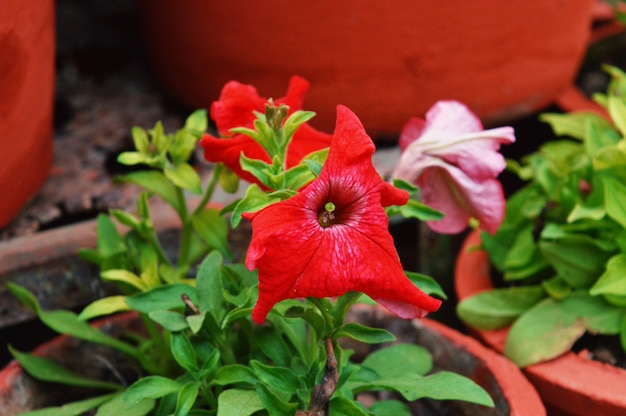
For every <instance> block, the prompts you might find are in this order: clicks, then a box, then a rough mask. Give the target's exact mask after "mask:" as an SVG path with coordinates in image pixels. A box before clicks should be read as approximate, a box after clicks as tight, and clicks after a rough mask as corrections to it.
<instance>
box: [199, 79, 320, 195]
mask: <svg viewBox="0 0 626 416" xmlns="http://www.w3.org/2000/svg"><path fill="white" fill-rule="evenodd" d="M308 89H309V83H308V81H306V80H305V79H303V78H300V77H297V76H294V77H291V80H290V81H289V88H288V89H287V95H286V96H285V97H282V98H278V99H274V100H273V101H274V104H275V105H276V106H278V105H280V104H285V105H287V106H288V107H289V114H291V113H293V112H294V111H297V110H301V109H302V103H303V101H304V95H305V94H306V92H307V90H308ZM267 102H268V99H267V98H263V97H261V96H259V94H258V92H257V90H256V88H254V87H253V86H252V85H244V84H240V83H239V82H236V81H230V82H228V83H227V84H226V85H225V86H224V88H223V89H222V92H221V94H220V98H219V100H218V101H215V102H214V103H213V104H212V105H211V118H212V119H213V120H214V121H215V124H216V127H217V130H218V132H219V134H220V135H221V136H223V137H213V136H211V135H209V134H205V135H204V136H203V137H202V140H201V141H200V145H201V146H202V147H203V148H204V158H205V159H206V160H207V161H209V162H222V163H224V164H225V165H226V166H228V167H229V168H230V169H231V170H232V171H233V172H235V173H236V174H237V176H239V177H240V178H242V179H244V180H246V181H248V182H251V183H257V184H259V181H258V179H257V178H255V177H254V176H253V175H252V174H250V173H249V172H246V171H244V170H243V169H241V166H240V164H239V156H240V155H241V153H242V152H243V154H245V155H246V156H247V157H248V158H250V159H258V160H263V161H265V162H268V163H269V162H270V157H269V155H268V154H267V153H266V152H265V150H264V149H263V148H262V147H261V145H259V144H258V143H257V142H255V141H254V140H253V139H252V138H250V137H248V136H246V135H243V134H234V135H233V133H231V132H230V129H232V128H235V127H247V128H253V127H254V124H253V123H254V120H255V119H256V116H255V114H254V112H255V111H256V112H260V113H265V104H266V103H267ZM331 137H332V136H331V135H330V134H326V133H322V132H320V131H318V130H315V129H314V128H313V127H311V126H310V125H309V124H307V123H305V124H303V125H301V126H300V127H299V128H298V130H297V131H296V133H295V134H294V137H293V139H292V141H291V143H290V144H289V147H288V149H287V160H286V168H287V169H289V168H291V167H294V166H297V165H298V164H299V163H300V162H301V161H302V159H303V158H304V157H305V156H306V155H308V154H309V153H311V152H314V151H317V150H321V149H325V148H327V147H328V146H329V144H330V139H331Z"/></svg>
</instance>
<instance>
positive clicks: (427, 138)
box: [393, 101, 515, 234]
mask: <svg viewBox="0 0 626 416" xmlns="http://www.w3.org/2000/svg"><path fill="white" fill-rule="evenodd" d="M514 141H515V134H514V131H513V128H512V127H500V128H495V129H490V130H483V126H482V123H481V122H480V120H479V119H478V117H476V116H475V115H474V114H473V113H472V112H471V111H470V110H469V109H468V108H467V107H466V106H465V105H463V104H461V103H459V102H457V101H439V102H437V103H436V104H435V105H434V106H433V107H432V108H431V109H430V110H429V111H428V112H427V113H426V120H422V119H419V118H412V119H411V120H409V122H408V123H407V124H406V125H405V126H404V128H403V130H402V133H401V135H400V148H401V149H402V155H401V157H400V161H399V162H398V165H397V167H396V170H395V172H394V173H393V177H394V178H398V179H402V180H404V181H406V182H410V183H413V184H415V185H417V186H418V187H419V188H420V191H421V197H422V198H421V200H422V202H423V203H425V204H426V205H429V206H431V207H432V208H435V209H437V210H439V211H441V212H443V213H444V218H443V219H442V220H439V221H428V222H427V224H428V226H429V227H430V228H431V229H432V230H434V231H436V232H439V233H446V234H454V233H458V232H461V231H463V230H464V229H465V228H466V227H467V224H468V221H469V219H470V218H475V219H477V220H478V221H479V223H480V227H481V228H482V229H484V230H486V231H488V232H490V233H492V234H493V233H495V232H496V230H497V228H498V227H499V225H500V223H501V222H502V219H503V217H504V209H505V198H504V193H503V191H502V185H501V184H500V182H499V181H498V180H497V179H496V177H497V176H498V175H499V174H500V172H502V170H504V168H505V166H506V162H505V160H504V157H503V156H502V155H501V154H500V153H499V152H498V150H499V149H500V145H501V144H508V143H513V142H514Z"/></svg>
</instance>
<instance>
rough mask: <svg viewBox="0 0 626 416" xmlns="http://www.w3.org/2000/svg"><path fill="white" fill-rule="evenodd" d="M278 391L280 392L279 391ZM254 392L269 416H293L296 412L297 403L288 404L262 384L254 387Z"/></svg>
mask: <svg viewBox="0 0 626 416" xmlns="http://www.w3.org/2000/svg"><path fill="white" fill-rule="evenodd" d="M279 391H280V390H279ZM256 392H257V394H258V395H259V398H260V399H261V402H262V403H263V405H264V406H265V408H266V409H267V411H268V413H269V414H270V416H293V415H294V414H295V412H296V410H298V404H297V403H290V402H288V401H287V400H285V399H282V398H281V397H279V396H278V394H277V393H276V391H274V390H272V389H270V387H269V386H268V385H266V384H264V383H258V384H257V385H256Z"/></svg>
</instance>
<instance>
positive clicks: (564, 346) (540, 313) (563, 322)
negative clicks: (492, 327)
mask: <svg viewBox="0 0 626 416" xmlns="http://www.w3.org/2000/svg"><path fill="white" fill-rule="evenodd" d="M586 329H587V328H586V326H585V324H584V322H583V320H582V319H580V318H579V317H577V316H576V315H575V314H571V313H569V312H568V311H566V310H565V309H564V308H563V307H562V303H561V302H558V301H555V300H554V299H551V298H547V299H544V300H543V301H541V302H539V303H538V304H537V305H535V306H534V307H532V308H531V309H529V310H528V311H526V312H525V313H524V314H523V315H521V316H520V317H519V319H517V321H515V323H514V324H513V325H512V326H511V330H510V332H509V335H508V337H507V339H506V343H505V347H504V354H505V355H506V356H507V357H508V358H510V359H511V360H512V361H513V362H515V363H516V364H517V365H518V366H520V367H526V366H528V365H531V364H535V363H538V362H541V361H545V360H549V359H552V358H555V357H557V356H559V355H561V354H563V353H564V352H566V351H569V349H570V348H571V347H572V345H573V344H574V342H576V340H577V339H578V338H580V337H581V336H582V335H583V334H584V333H585V331H586Z"/></svg>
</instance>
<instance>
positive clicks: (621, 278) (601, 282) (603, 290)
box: [589, 253, 626, 296]
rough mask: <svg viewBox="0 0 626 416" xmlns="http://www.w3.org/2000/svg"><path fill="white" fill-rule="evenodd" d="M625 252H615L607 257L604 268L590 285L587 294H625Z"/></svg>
mask: <svg viewBox="0 0 626 416" xmlns="http://www.w3.org/2000/svg"><path fill="white" fill-rule="evenodd" d="M625 274H626V254H623V253H621V254H617V255H615V256H613V257H611V258H610V259H609V261H608V262H607V264H606V270H605V271H604V273H603V274H602V275H601V276H600V277H599V279H598V281H597V282H596V283H595V284H594V285H593V286H592V287H591V289H590V290H589V294H591V295H600V294H610V295H619V296H624V295H626V276H625Z"/></svg>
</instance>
